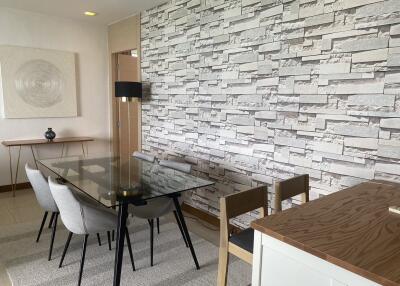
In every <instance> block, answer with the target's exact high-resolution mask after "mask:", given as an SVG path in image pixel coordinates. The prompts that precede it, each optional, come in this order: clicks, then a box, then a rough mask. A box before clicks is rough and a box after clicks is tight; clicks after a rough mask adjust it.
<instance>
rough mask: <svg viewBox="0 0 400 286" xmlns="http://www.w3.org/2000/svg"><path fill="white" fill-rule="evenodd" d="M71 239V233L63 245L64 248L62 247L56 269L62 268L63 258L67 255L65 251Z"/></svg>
mask: <svg viewBox="0 0 400 286" xmlns="http://www.w3.org/2000/svg"><path fill="white" fill-rule="evenodd" d="M71 238H72V232H69V234H68V238H67V242H66V243H65V247H64V250H63V253H62V255H61V260H60V264H59V265H58V268H61V267H62V264H63V262H64V258H65V254H66V253H67V250H68V247H69V243H70V242H71Z"/></svg>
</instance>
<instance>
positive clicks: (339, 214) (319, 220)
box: [252, 181, 400, 286]
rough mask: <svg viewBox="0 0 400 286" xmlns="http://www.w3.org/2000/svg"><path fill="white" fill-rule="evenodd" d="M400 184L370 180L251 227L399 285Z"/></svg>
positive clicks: (385, 283)
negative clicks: (398, 209) (399, 210)
mask: <svg viewBox="0 0 400 286" xmlns="http://www.w3.org/2000/svg"><path fill="white" fill-rule="evenodd" d="M393 205H396V206H400V184H396V183H390V182H384V181H370V182H366V183H362V184H360V185H357V186H355V187H352V188H348V189H346V190H343V191H340V192H337V193H334V194H331V195H329V196H326V197H323V198H321V199H318V200H314V201H311V202H309V203H307V204H304V205H302V206H299V207H295V208H291V209H289V210H286V211H283V212H282V213H279V214H276V215H272V216H269V217H265V218H263V219H259V220H256V221H254V222H253V223H252V227H253V228H254V229H256V230H258V231H261V232H263V233H265V234H267V235H269V236H272V237H274V238H276V239H279V240H281V241H283V242H286V243H288V244H290V245H292V246H295V247H297V248H299V249H302V250H304V251H306V252H309V253H311V254H312V255H315V256H317V257H320V258H322V259H325V260H327V261H329V262H331V263H333V264H336V265H338V266H340V267H342V268H345V269H347V270H349V271H351V272H354V273H357V274H358V275H361V276H363V277H365V278H367V279H370V280H372V281H374V282H376V283H379V284H382V285H389V286H392V285H400V215H397V214H392V213H389V211H388V207H389V206H393Z"/></svg>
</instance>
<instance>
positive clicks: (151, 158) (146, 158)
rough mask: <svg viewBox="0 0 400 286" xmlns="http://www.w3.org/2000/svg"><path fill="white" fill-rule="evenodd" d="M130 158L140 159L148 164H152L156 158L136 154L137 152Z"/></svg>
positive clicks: (139, 153)
mask: <svg viewBox="0 0 400 286" xmlns="http://www.w3.org/2000/svg"><path fill="white" fill-rule="evenodd" d="M132 156H133V157H135V158H138V159H141V160H145V161H149V162H154V160H155V159H156V157H155V156H153V155H147V154H144V153H142V152H138V151H135V152H133V155H132Z"/></svg>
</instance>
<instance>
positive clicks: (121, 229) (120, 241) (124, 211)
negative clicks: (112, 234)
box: [113, 202, 128, 286]
mask: <svg viewBox="0 0 400 286" xmlns="http://www.w3.org/2000/svg"><path fill="white" fill-rule="evenodd" d="M127 218H128V204H127V203H125V202H124V203H122V204H121V205H120V206H119V211H118V226H117V241H116V242H117V247H116V249H115V261H114V263H115V264H114V284H113V285H114V286H119V285H120V283H121V269H122V258H123V255H124V241H125V232H126V219H127Z"/></svg>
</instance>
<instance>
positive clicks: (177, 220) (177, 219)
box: [174, 211, 189, 247]
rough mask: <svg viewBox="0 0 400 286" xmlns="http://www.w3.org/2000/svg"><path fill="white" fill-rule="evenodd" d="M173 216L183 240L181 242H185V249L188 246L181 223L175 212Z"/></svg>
mask: <svg viewBox="0 0 400 286" xmlns="http://www.w3.org/2000/svg"><path fill="white" fill-rule="evenodd" d="M174 216H175V220H176V223H177V224H178V227H179V230H180V231H181V234H182V238H183V240H184V241H185V244H186V247H189V244H188V243H187V240H186V237H185V234H184V233H183V229H182V224H181V222H180V221H179V218H178V215H177V213H176V211H174Z"/></svg>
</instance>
